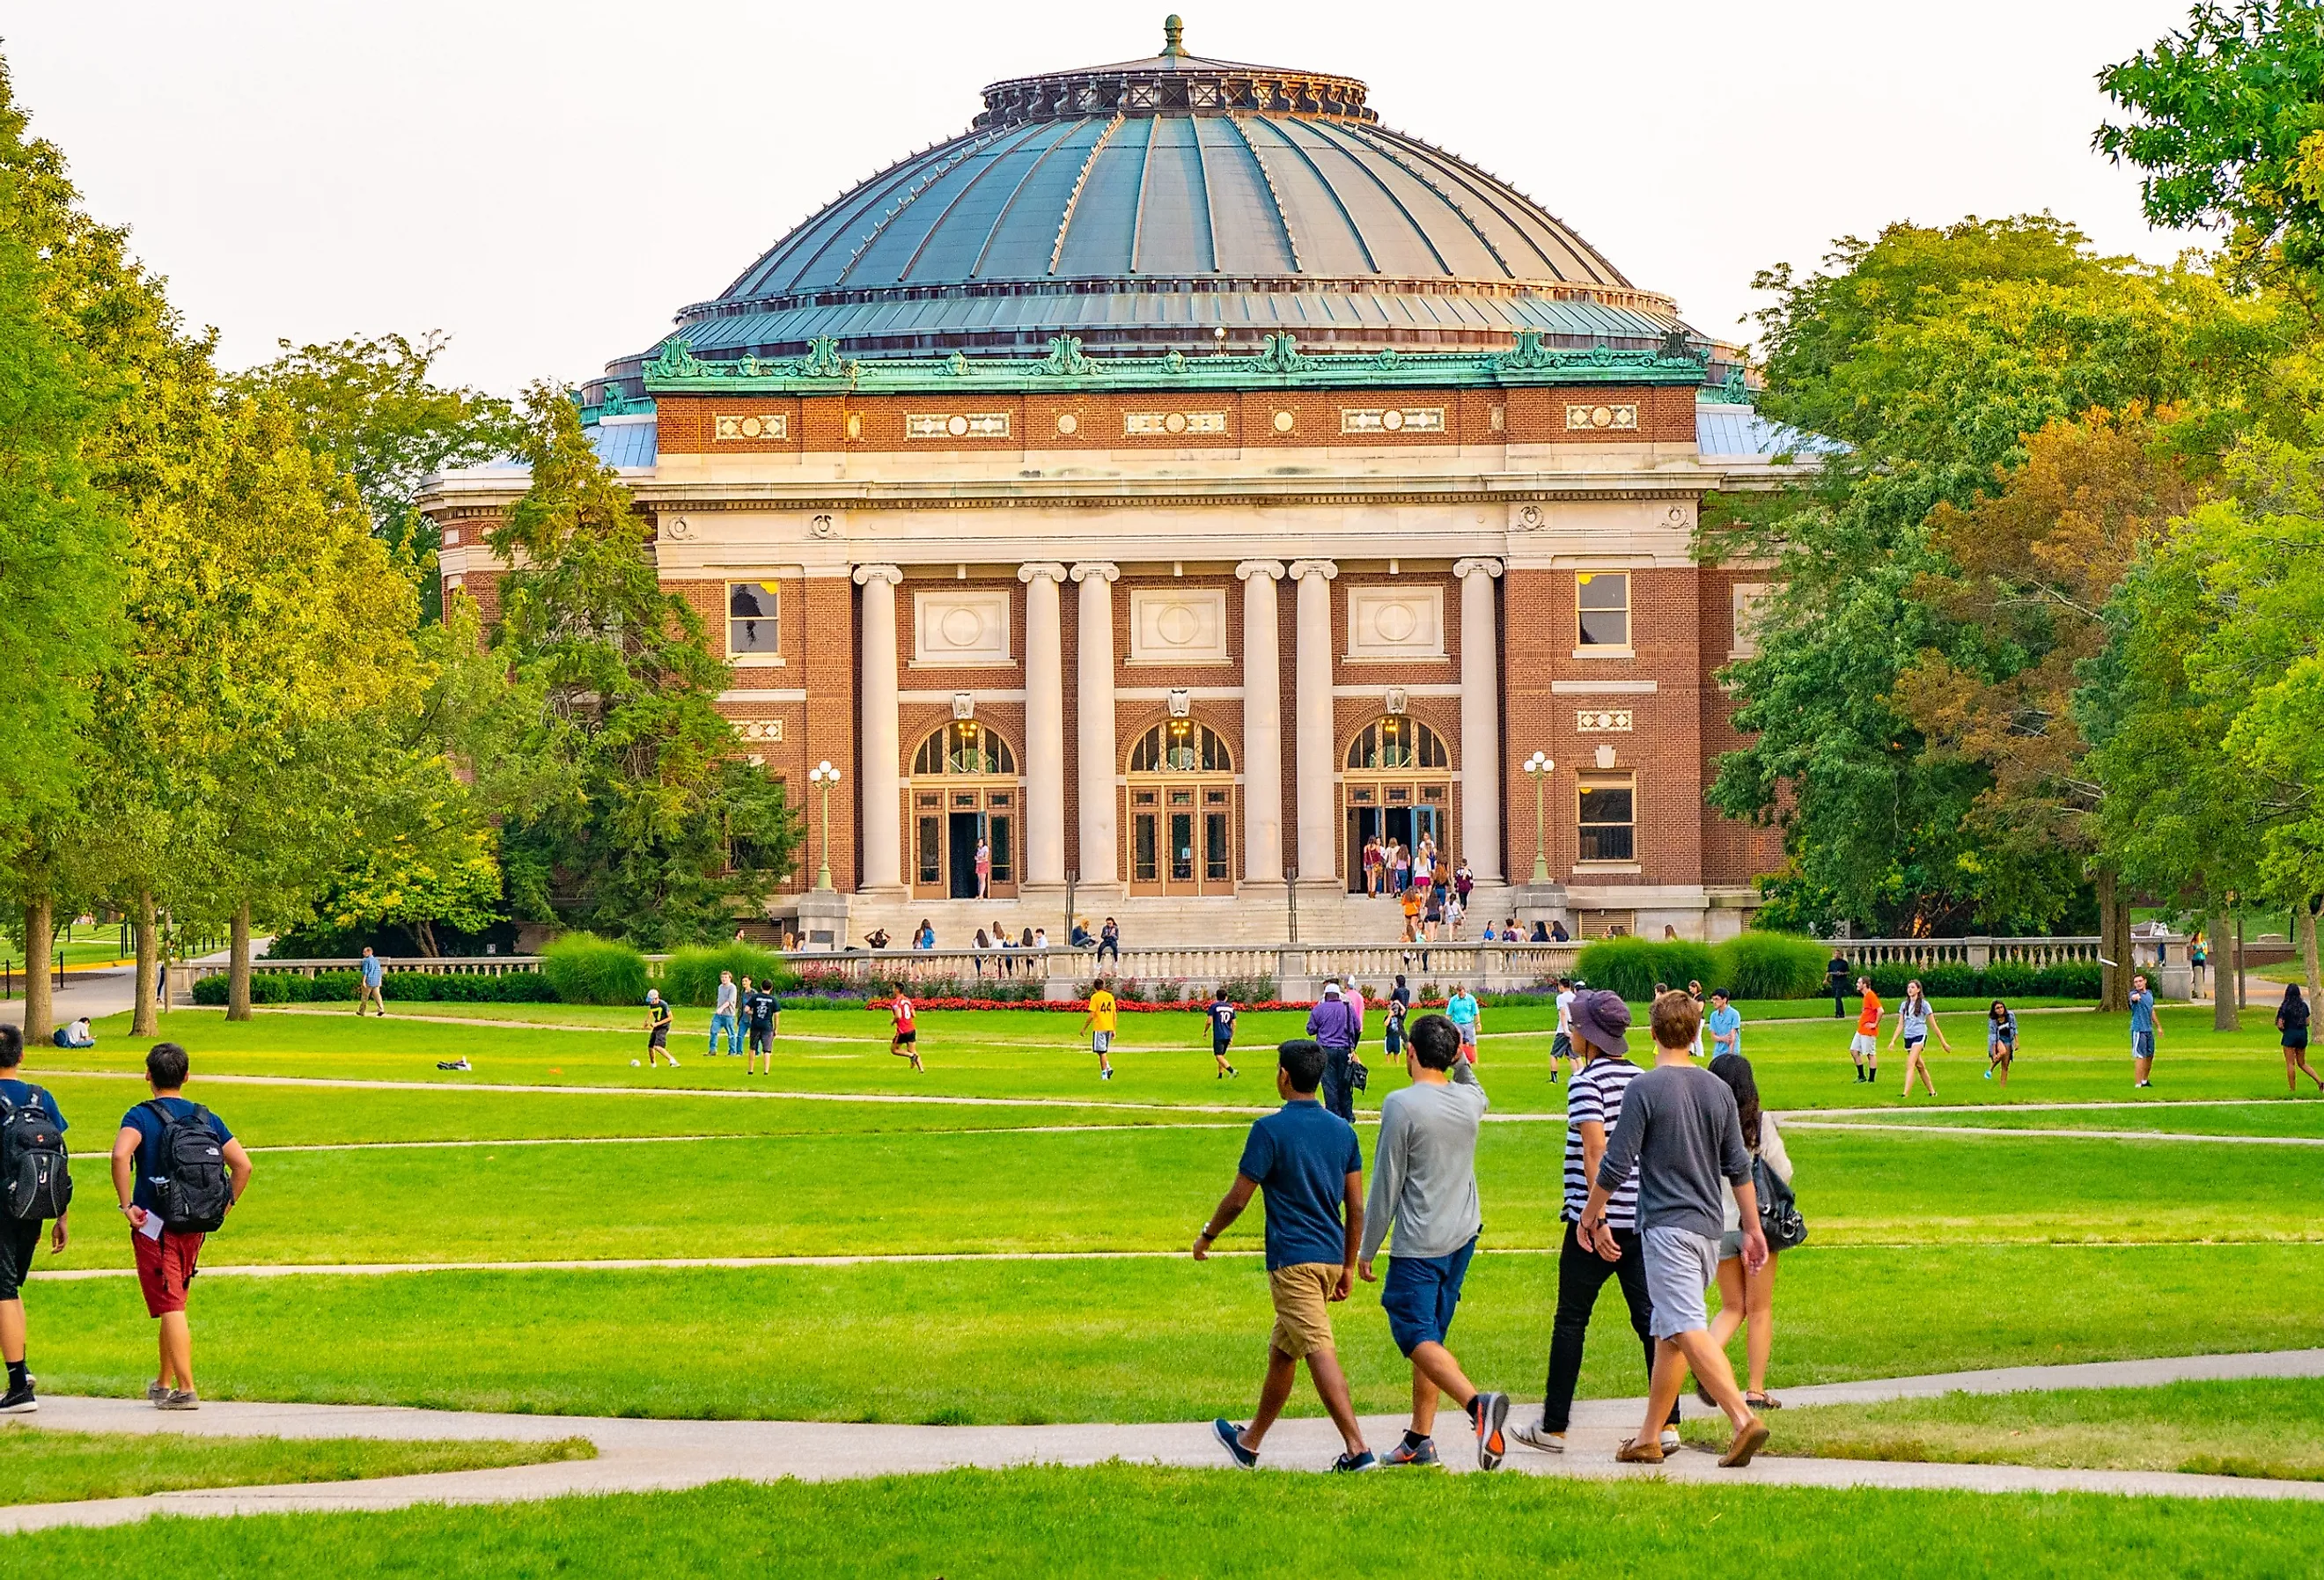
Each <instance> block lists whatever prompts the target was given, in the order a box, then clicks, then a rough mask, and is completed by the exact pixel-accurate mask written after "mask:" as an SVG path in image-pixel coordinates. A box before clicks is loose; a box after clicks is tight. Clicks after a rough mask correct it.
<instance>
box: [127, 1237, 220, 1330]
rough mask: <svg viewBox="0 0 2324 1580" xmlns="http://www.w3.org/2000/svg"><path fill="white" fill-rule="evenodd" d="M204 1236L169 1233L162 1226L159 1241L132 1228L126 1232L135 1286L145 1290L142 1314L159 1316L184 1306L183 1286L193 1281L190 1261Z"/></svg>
mask: <svg viewBox="0 0 2324 1580" xmlns="http://www.w3.org/2000/svg"><path fill="white" fill-rule="evenodd" d="M206 1239H208V1235H204V1234H171V1233H170V1232H169V1231H168V1230H166V1229H165V1230H163V1231H162V1232H161V1238H160V1239H159V1240H149V1239H147V1238H146V1237H145V1236H144V1235H143V1234H138V1233H137V1232H136V1231H135V1230H134V1229H133V1230H131V1231H130V1232H129V1245H130V1249H131V1250H132V1251H134V1252H135V1253H136V1256H137V1287H138V1288H139V1289H143V1290H144V1291H145V1315H146V1316H148V1317H161V1316H163V1315H165V1314H167V1313H169V1312H171V1311H183V1310H184V1309H185V1308H186V1286H187V1285H188V1284H189V1283H191V1282H192V1281H193V1278H194V1271H195V1269H194V1263H195V1261H197V1260H198V1258H199V1257H200V1256H201V1254H202V1242H203V1241H204V1240H206Z"/></svg>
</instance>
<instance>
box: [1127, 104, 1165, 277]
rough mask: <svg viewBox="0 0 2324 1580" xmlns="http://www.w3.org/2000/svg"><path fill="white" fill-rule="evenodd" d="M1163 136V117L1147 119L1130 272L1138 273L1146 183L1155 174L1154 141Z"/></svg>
mask: <svg viewBox="0 0 2324 1580" xmlns="http://www.w3.org/2000/svg"><path fill="white" fill-rule="evenodd" d="M1161 134H1162V117H1161V116H1159V115H1148V116H1147V117H1146V152H1144V153H1142V154H1140V155H1139V160H1138V202H1137V205H1136V206H1135V207H1134V208H1131V209H1130V273H1132V274H1135V273H1138V244H1139V242H1141V241H1143V240H1144V239H1145V238H1146V183H1147V178H1148V177H1149V176H1151V175H1152V174H1153V173H1154V140H1155V138H1157V137H1158V136H1160V135H1161Z"/></svg>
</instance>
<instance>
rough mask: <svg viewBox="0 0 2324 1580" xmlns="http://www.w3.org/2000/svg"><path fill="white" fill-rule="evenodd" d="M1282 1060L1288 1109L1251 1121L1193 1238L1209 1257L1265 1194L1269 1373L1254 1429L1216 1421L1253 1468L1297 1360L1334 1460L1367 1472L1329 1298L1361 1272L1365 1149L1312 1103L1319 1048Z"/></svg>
mask: <svg viewBox="0 0 2324 1580" xmlns="http://www.w3.org/2000/svg"><path fill="white" fill-rule="evenodd" d="M1322 1084H1323V1048H1322V1047H1321V1046H1320V1045H1318V1044H1316V1043H1314V1042H1313V1041H1310V1040H1309V1039H1306V1038H1304V1037H1303V1038H1298V1039H1295V1040H1293V1041H1290V1042H1286V1043H1284V1044H1283V1045H1282V1046H1281V1047H1280V1048H1279V1049H1277V1069H1276V1072H1275V1089H1276V1090H1277V1092H1278V1093H1280V1094H1281V1095H1282V1096H1283V1106H1282V1107H1281V1108H1279V1109H1277V1111H1276V1112H1275V1113H1270V1114H1268V1115H1267V1116H1266V1117H1265V1118H1263V1119H1260V1120H1259V1121H1257V1122H1255V1123H1253V1124H1252V1125H1251V1127H1250V1140H1248V1141H1245V1142H1244V1143H1243V1149H1242V1161H1241V1162H1240V1164H1238V1165H1237V1166H1236V1169H1235V1181H1234V1186H1233V1187H1232V1188H1231V1189H1230V1190H1229V1191H1228V1192H1227V1194H1226V1196H1225V1197H1224V1198H1223V1199H1222V1200H1221V1201H1220V1203H1219V1205H1218V1206H1217V1208H1216V1209H1215V1210H1213V1212H1212V1214H1211V1218H1210V1222H1208V1223H1206V1224H1203V1231H1202V1233H1201V1234H1197V1235H1196V1236H1195V1237H1194V1260H1195V1261H1206V1260H1208V1258H1209V1256H1210V1253H1211V1245H1212V1243H1213V1242H1214V1241H1216V1240H1217V1239H1218V1237H1219V1236H1220V1235H1221V1234H1224V1233H1226V1230H1227V1226H1228V1225H1229V1224H1232V1223H1233V1222H1234V1221H1235V1219H1236V1218H1237V1217H1239V1216H1240V1215H1241V1214H1242V1210H1243V1208H1244V1207H1246V1206H1250V1198H1251V1195H1252V1193H1253V1192H1255V1191H1265V1192H1266V1193H1267V1284H1268V1293H1269V1294H1270V1295H1271V1296H1272V1297H1273V1298H1274V1301H1275V1331H1274V1332H1273V1333H1272V1334H1270V1335H1268V1341H1267V1381H1266V1383H1265V1385H1264V1386H1262V1387H1261V1388H1260V1390H1259V1411H1258V1413H1257V1414H1256V1415H1254V1416H1252V1417H1251V1418H1250V1426H1248V1427H1245V1428H1240V1429H1238V1428H1236V1427H1235V1425H1234V1423H1232V1422H1231V1421H1230V1420H1228V1419H1227V1418H1225V1417H1224V1416H1221V1417H1220V1418H1218V1419H1217V1420H1215V1421H1213V1422H1212V1423H1211V1429H1212V1431H1213V1432H1215V1433H1216V1434H1217V1435H1218V1439H1219V1443H1220V1445H1221V1446H1222V1447H1224V1448H1225V1449H1226V1451H1227V1452H1228V1453H1229V1454H1230V1455H1233V1457H1234V1462H1235V1463H1236V1464H1237V1465H1241V1466H1242V1467H1243V1468H1244V1469H1246V1470H1248V1469H1249V1468H1250V1467H1251V1466H1252V1465H1257V1464H1258V1463H1259V1440H1260V1439H1261V1438H1263V1437H1266V1436H1267V1429H1268V1428H1269V1427H1271V1426H1273V1425H1274V1424H1275V1418H1277V1416H1279V1415H1281V1414H1282V1413H1283V1407H1284V1405H1285V1403H1286V1401H1287V1400H1289V1399H1290V1398H1291V1384H1292V1382H1293V1381H1294V1380H1295V1379H1296V1377H1297V1376H1298V1372H1299V1363H1300V1362H1301V1360H1303V1359H1304V1360H1305V1361H1306V1363H1307V1374H1308V1375H1309V1376H1310V1377H1312V1378H1313V1379H1314V1382H1315V1391H1316V1393H1317V1394H1319V1395H1320V1396H1321V1397H1322V1398H1323V1408H1324V1409H1326V1410H1328V1411H1330V1412H1331V1416H1332V1424H1333V1426H1335V1427H1337V1428H1340V1438H1341V1441H1342V1443H1344V1444H1345V1445H1346V1447H1347V1451H1346V1452H1345V1453H1343V1454H1342V1455H1340V1457H1339V1460H1338V1461H1337V1463H1335V1464H1334V1465H1333V1466H1332V1468H1333V1470H1369V1469H1371V1468H1372V1466H1373V1465H1375V1464H1376V1463H1378V1462H1377V1461H1375V1460H1374V1459H1373V1458H1372V1452H1371V1450H1370V1449H1369V1448H1367V1447H1365V1446H1364V1434H1363V1428H1361V1427H1360V1426H1358V1425H1357V1424H1356V1412H1355V1408H1354V1407H1353V1406H1352V1405H1351V1404H1350V1403H1349V1402H1348V1378H1347V1373H1345V1372H1342V1371H1341V1370H1340V1356H1339V1351H1338V1349H1337V1348H1336V1347H1335V1346H1334V1345H1333V1340H1332V1308H1331V1304H1330V1303H1331V1302H1332V1301H1334V1300H1344V1299H1346V1298H1348V1291H1349V1289H1351V1288H1352V1287H1354V1284H1355V1281H1356V1251H1357V1248H1358V1247H1359V1246H1360V1245H1361V1244H1362V1243H1363V1238H1364V1155H1363V1150H1362V1149H1361V1148H1360V1147H1359V1146H1358V1145H1357V1144H1356V1132H1355V1127H1354V1126H1352V1125H1351V1124H1349V1123H1348V1122H1347V1121H1345V1120H1343V1119H1342V1118H1340V1117H1339V1116H1338V1115H1337V1114H1335V1113H1330V1112H1328V1111H1327V1110H1326V1109H1325V1108H1324V1107H1323V1104H1321V1103H1319V1102H1317V1101H1316V1100H1315V1088H1316V1087H1317V1086H1321V1085H1322ZM1343 1211H1344V1214H1345V1216H1344V1218H1343V1217H1342V1212H1343Z"/></svg>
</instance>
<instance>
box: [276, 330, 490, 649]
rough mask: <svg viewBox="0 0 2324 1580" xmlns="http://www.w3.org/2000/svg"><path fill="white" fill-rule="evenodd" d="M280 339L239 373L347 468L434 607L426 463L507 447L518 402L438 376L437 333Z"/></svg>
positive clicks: (436, 467)
mask: <svg viewBox="0 0 2324 1580" xmlns="http://www.w3.org/2000/svg"><path fill="white" fill-rule="evenodd" d="M278 344H280V345H281V348H282V355H281V356H278V357H276V358H275V359H274V360H273V361H272V362H270V363H267V364H265V365H263V366H260V367H256V368H254V369H252V370H251V371H250V372H249V373H247V374H243V375H242V377H241V378H240V379H239V380H238V381H237V382H238V383H240V384H241V385H242V386H243V387H244V388H249V389H265V390H269V391H272V392H273V393H276V394H278V395H280V396H281V398H283V399H284V400H286V401H288V402H290V403H291V407H292V409H293V410H294V411H296V412H297V413H298V418H299V422H300V427H301V429H302V430H304V431H305V432H306V434H307V437H308V439H309V442H311V443H312V444H314V445H315V446H316V447H317V448H319V449H321V450H323V451H324V452H326V453H327V454H328V455H330V456H331V457H333V458H334V459H336V460H337V462H338V464H339V465H340V466H341V467H345V468H346V471H347V472H348V473H349V474H350V475H352V476H354V478H355V489H356V491H357V492H358V493H359V494H361V495H362V496H363V502H364V509H365V510H367V511H369V512H370V513H371V520H372V526H373V530H374V531H376V532H377V533H378V534H379V535H380V536H381V537H382V538H383V539H384V540H385V541H387V543H388V546H389V547H390V548H391V549H392V550H393V551H394V553H395V555H396V557H397V558H398V559H400V560H401V561H403V562H404V563H406V564H407V565H409V566H410V567H411V568H412V569H413V570H414V571H415V572H416V573H417V574H418V576H419V578H420V588H421V596H422V598H423V600H424V605H425V611H426V615H427V618H429V619H430V620H433V619H436V618H438V616H439V615H440V614H441V603H440V599H441V594H440V592H439V591H438V582H437V577H436V574H435V571H436V559H435V556H436V553H437V550H438V549H439V548H441V547H442V544H441V542H440V541H439V538H440V534H439V533H438V530H437V527H436V524H435V522H433V521H431V520H430V519H429V517H428V516H427V515H426V514H425V513H423V512H421V510H420V507H419V504H418V500H419V496H420V484H421V482H422V481H423V480H424V479H425V478H427V477H428V476H429V475H430V474H431V473H434V472H438V471H442V470H444V469H446V468H447V467H467V466H474V465H475V464H476V463H478V462H480V461H486V460H490V459H492V458H493V457H495V456H504V455H507V454H509V453H510V452H511V451H512V450H513V449H514V448H515V447H516V443H517V439H518V437H519V435H520V433H521V428H520V426H519V424H518V422H517V419H516V411H515V408H514V407H513V406H512V404H511V403H510V402H507V401H505V400H503V399H502V398H500V397H499V396H497V395H488V394H484V393H480V392H478V391H476V390H474V389H469V388H466V387H465V386H461V387H457V388H456V387H450V386H447V385H443V384H439V383H437V382H436V380H435V377H434V370H435V365H436V364H437V362H438V360H440V359H441V357H442V356H443V354H444V349H445V346H447V344H448V341H447V337H444V336H443V335H441V334H436V333H430V334H427V335H423V336H421V337H420V338H419V339H417V340H412V339H409V338H407V337H404V336H401V335H381V336H376V337H371V338H368V339H364V338H356V337H349V338H347V339H345V340H336V341H332V342H330V343H329V344H327V345H316V346H296V347H294V346H291V343H290V342H289V341H288V340H284V341H281V342H279V343H278Z"/></svg>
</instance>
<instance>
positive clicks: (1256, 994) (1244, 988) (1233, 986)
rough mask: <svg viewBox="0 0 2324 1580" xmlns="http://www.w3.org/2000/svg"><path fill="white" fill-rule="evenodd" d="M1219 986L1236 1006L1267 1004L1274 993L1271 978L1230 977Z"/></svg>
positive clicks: (1273, 979) (1273, 982) (1273, 981)
mask: <svg viewBox="0 0 2324 1580" xmlns="http://www.w3.org/2000/svg"><path fill="white" fill-rule="evenodd" d="M1219 985H1220V986H1221V987H1222V988H1225V989H1226V990H1227V998H1228V1000H1229V1001H1230V1002H1231V1003H1238V1004H1263V1003H1268V1002H1269V1001H1271V1000H1272V999H1273V998H1274V997H1275V993H1276V987H1275V978H1273V977H1272V976H1230V977H1227V978H1226V979H1225V980H1223V981H1222V982H1221V983H1220V984H1219ZM1371 996H1372V995H1371V994H1369V993H1366V994H1365V995H1364V997H1366V998H1368V999H1369V998H1370V997H1371Z"/></svg>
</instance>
